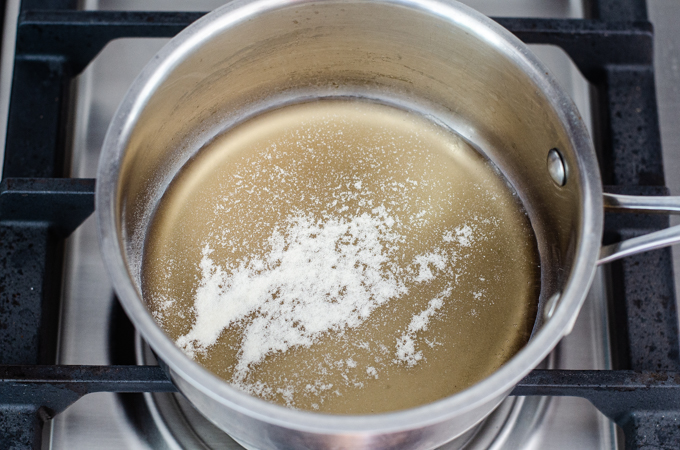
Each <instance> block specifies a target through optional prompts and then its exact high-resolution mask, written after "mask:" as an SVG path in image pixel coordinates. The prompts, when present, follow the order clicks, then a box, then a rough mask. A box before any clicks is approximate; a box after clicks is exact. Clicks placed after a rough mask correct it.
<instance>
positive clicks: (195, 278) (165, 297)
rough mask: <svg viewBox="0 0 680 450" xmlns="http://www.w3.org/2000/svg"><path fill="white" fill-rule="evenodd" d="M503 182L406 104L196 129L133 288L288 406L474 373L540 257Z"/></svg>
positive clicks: (307, 111) (437, 384) (182, 338)
mask: <svg viewBox="0 0 680 450" xmlns="http://www.w3.org/2000/svg"><path fill="white" fill-rule="evenodd" d="M538 264H539V263H538V253H537V248H536V239H535V236H534V234H533V231H532V229H531V226H530V223H529V220H528V218H527V215H526V213H525V211H524V210H523V208H522V206H521V204H520V202H519V200H518V198H517V196H516V194H515V193H514V192H513V190H512V188H511V187H509V184H508V183H507V181H506V180H505V179H504V178H503V176H502V175H501V174H500V173H499V172H498V171H497V170H496V169H495V167H494V166H493V165H492V164H491V163H490V162H489V161H488V160H487V159H485V158H484V157H483V156H482V155H481V154H480V153H479V152H478V151H476V150H475V149H474V148H473V147H471V146H470V145H469V144H468V143H467V142H466V141H464V140H463V139H462V138H460V137H459V136H458V135H456V134H455V133H453V132H452V131H450V130H448V129H446V128H445V127H442V126H440V125H437V124H435V123H434V122H432V121H430V120H428V119H426V118H425V117H423V116H420V115H418V114H415V113H412V112H409V111H405V110H402V109H400V108H396V107H393V106H387V105H383V104H378V103H374V102H369V101H363V100H319V101H314V102H309V103H303V104H296V105H290V106H285V107H281V108H280V109H276V110H272V111H269V112H267V113H264V114H261V115H259V116H257V117H255V118H252V119H250V120H248V121H246V122H244V123H242V124H240V125H238V126H236V127H233V128H232V129H230V130H228V131H226V132H225V133H223V134H222V135H220V136H218V137H217V138H215V139H214V140H212V141H211V142H210V143H208V144H207V145H205V147H204V148H203V149H201V150H200V151H199V152H198V153H197V155H196V156H195V157H194V158H193V159H192V160H191V161H190V162H189V163H187V164H186V166H185V167H184V168H183V169H182V170H181V171H180V172H179V173H178V174H177V176H176V177H175V179H174V180H173V182H172V183H171V184H170V186H169V188H168V190H167V191H166V192H165V194H164V196H163V197H162V199H161V200H160V203H159V206H158V208H157V211H156V213H155V216H154V218H153V220H152V223H151V226H150V229H149V233H148V238H147V242H146V244H145V250H144V262H143V274H142V275H143V277H142V283H143V293H144V298H145V300H146V301H147V302H148V306H149V308H150V310H151V311H152V313H153V315H154V317H155V318H156V320H157V321H158V323H159V324H160V325H161V327H162V328H163V329H164V330H165V331H166V332H167V334H168V335H169V336H170V337H171V338H172V339H173V341H175V342H176V343H177V345H178V346H179V347H180V348H182V349H183V350H184V351H185V353H187V354H188V355H189V356H190V357H192V358H193V359H195V360H196V361H197V362H198V363H200V364H202V365H203V366H204V367H206V368H207V369H209V370H210V371H212V372H214V373H215V374H217V375H218V376H220V377H222V378H224V379H225V380H227V381H228V382H230V383H231V384H233V385H234V386H236V387H237V388H239V389H242V390H244V391H245V392H248V393H250V394H252V395H255V396H258V397H260V398H263V399H265V400H268V401H272V402H276V403H279V404H282V405H286V406H289V407H292V408H297V409H302V410H311V411H320V412H326V413H336V414H370V413H381V412H387V411H395V410H400V409H405V408H410V407H414V406H418V405H422V404H425V403H429V402H432V401H435V400H438V399H441V398H444V397H446V396H449V395H451V394H453V393H455V392H458V391H460V390H462V389H465V388H467V387H469V386H471V385H472V384H474V383H476V382H478V381H480V380H481V379H483V378H485V377H486V376H488V375H490V374H491V373H492V372H494V371H495V370H497V369H498V368H499V367H500V366H501V365H502V364H504V363H505V362H506V361H508V359H510V358H511V357H512V356H513V355H514V354H515V353H516V352H517V351H518V350H519V349H520V348H521V347H522V346H523V345H524V344H525V343H526V342H527V340H528V338H529V335H530V333H531V330H532V326H533V323H534V319H535V315H536V310H537V301H538V294H539V287H540V286H539V283H540V273H539V270H540V269H539V265H538Z"/></svg>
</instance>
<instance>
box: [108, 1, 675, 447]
mask: <svg viewBox="0 0 680 450" xmlns="http://www.w3.org/2000/svg"><path fill="white" fill-rule="evenodd" d="M347 96H351V97H364V98H368V99H373V100H377V101H385V102H388V103H390V104H396V105H401V106H403V107H404V108H406V109H409V110H413V111H417V112H420V113H422V114H425V115H428V116H430V117H434V118H436V120H437V121H439V122H440V123H444V124H446V125H447V126H449V127H450V128H451V129H453V130H455V131H456V132H457V133H459V134H460V135H462V136H463V137H464V138H465V139H467V140H468V141H470V142H472V143H474V144H475V145H476V146H477V147H478V148H480V149H481V150H482V151H483V152H484V153H485V154H486V155H487V156H488V157H489V158H490V159H491V160H492V161H493V162H494V163H495V164H496V165H497V166H498V167H499V168H500V170H501V171H502V172H503V174H504V175H505V177H506V178H507V179H508V180H509V181H510V183H511V184H512V185H513V186H514V188H515V189H516V191H517V192H518V193H519V196H520V197H521V200H522V202H523V204H524V207H525V209H526V210H527V212H528V214H529V217H530V220H531V224H532V226H533V228H534V232H535V235H536V238H537V242H538V249H539V253H540V262H541V293H540V301H539V312H538V317H537V320H536V325H535V329H534V333H533V336H532V338H531V340H530V341H529V343H528V344H527V345H526V346H525V347H524V348H523V349H522V350H521V351H520V352H519V353H518V354H517V355H516V356H514V357H513V358H512V359H511V360H510V361H509V362H508V363H507V364H505V365H504V366H503V367H501V368H500V369H499V370H498V371H497V372H495V373H494V374H492V375H491V376H489V377H488V378H486V379H484V380H483V381H481V382H479V383H478V384H476V385H474V386H472V387H470V388H469V389H466V390H464V391H462V392H460V393H458V394H455V395H453V396H451V397H448V398H445V399H443V400H440V401H437V402H434V403H431V404H427V405H424V406H421V407H417V408H413V409H410V410H405V411H399V412H394V413H389V414H377V415H370V416H333V415H325V414H318V413H311V412H302V411H294V410H290V409H287V408H284V407H282V406H278V405H274V404H270V403H267V402H265V401H262V400H260V399H256V398H254V397H251V396H249V395H247V394H244V393H242V392H240V391H239V390H237V389H235V388H233V387H231V386H230V385H228V384H227V383H226V382H224V381H223V380H221V379H219V378H217V377H216V376H214V375H212V374H211V373H209V372H208V371H206V370H205V369H203V368H202V367H201V366H199V365H198V364H196V363H195V362H193V361H192V360H190V359H189V358H188V357H187V356H185V355H184V354H183V353H182V351H180V349H179V348H177V347H176V346H175V345H174V343H173V342H172V341H171V340H170V339H169V338H168V337H167V336H166V335H165V334H164V332H163V331H162V330H161V329H160V328H159V326H158V325H157V324H156V322H155V321H154V319H153V317H152V316H151V314H150V313H149V311H148V310H147V307H146V305H145V303H144V301H143V299H142V295H141V289H140V285H141V284H140V273H141V259H142V258H141V256H142V252H143V246H144V239H145V235H146V232H147V227H148V225H149V221H150V219H151V217H152V215H153V212H154V208H155V207H156V205H157V203H158V200H159V198H160V197H161V196H162V194H163V192H164V190H165V189H166V187H167V186H168V184H169V182H170V181H171V180H172V178H173V176H174V175H175V174H176V173H177V171H178V170H179V169H180V168H181V167H182V166H183V165H184V164H185V163H186V162H187V160H188V159H189V158H190V157H191V156H192V155H194V154H195V152H196V151H198V150H199V149H200V148H201V146H202V145H203V144H204V143H206V142H207V141H208V140H210V139H211V138H212V137H214V136H215V135H216V134H217V133H219V132H220V131H223V130H225V129H228V128H229V127H230V126H231V125H232V124H236V123H238V122H240V121H242V120H243V119H244V118H247V117H251V116H253V115H256V114H257V113H258V112H262V111H266V110H268V109H271V108H273V107H276V106H280V105H283V104H286V103H293V102H300V101H305V100H308V99H314V98H322V97H347ZM603 198H604V201H603ZM96 205H97V215H98V220H99V230H100V237H101V246H102V249H103V253H104V258H105V260H106V264H107V267H108V270H109V273H110V275H111V278H112V279H113V283H114V286H115V289H116V292H117V293H118V296H119V298H120V300H121V302H122V304H123V307H124V308H125V310H126V312H127V314H128V315H129V316H130V318H131V320H132V322H133V323H134V324H135V326H136V327H137V329H138V330H139V331H140V332H141V334H142V335H143V336H144V338H145V339H146V340H147V342H148V343H149V344H150V345H151V347H152V348H153V349H154V350H155V352H156V353H157V355H158V356H159V357H160V358H161V359H162V360H163V361H164V362H165V364H167V367H168V371H169V374H170V376H171V378H172V381H173V382H174V383H175V385H176V386H177V388H178V389H179V391H180V392H182V393H183V394H184V395H185V396H186V397H187V398H188V399H189V400H190V401H191V402H192V403H193V404H194V405H195V406H196V408H198V409H199V410H200V411H201V412H202V413H203V414H204V415H205V416H206V417H208V418H209V419H210V420H212V421H213V422H214V423H215V424H217V425H218V426H219V427H221V428H222V429H224V430H225V431H226V432H227V433H229V434H230V435H232V436H233V437H234V438H235V439H237V440H239V441H240V442H242V443H243V444H244V445H246V446H248V447H252V448H258V449H265V448H292V449H304V448H309V449H318V448H351V449H359V448H366V449H388V448H394V449H396V448H411V449H415V448H434V447H436V446H438V445H441V444H443V443H445V442H447V441H449V440H451V439H453V438H454V437H456V436H458V435H460V434H461V433H463V432H464V431H466V430H468V429H469V428H471V427H472V426H474V425H475V424H476V423H478V422H479V421H480V420H482V419H483V418H484V417H485V416H487V415H488V414H489V413H490V412H491V411H493V409H494V408H495V407H496V406H497V405H498V404H499V403H500V402H501V401H502V400H503V399H504V398H505V397H506V396H507V395H508V393H509V392H510V391H511V390H512V388H513V386H514V385H515V384H516V383H517V382H518V381H519V380H520V379H521V378H522V377H523V376H525V375H526V374H527V373H528V372H529V371H531V370H532V369H533V368H534V367H536V366H537V365H538V364H539V363H540V362H541V361H542V360H543V358H545V356H546V355H547V354H548V353H549V352H550V351H551V350H552V349H553V347H555V345H556V344H557V343H558V342H559V340H560V339H561V338H562V337H563V336H564V335H565V334H567V333H568V332H569V331H570V329H571V327H572V326H573V323H574V321H575V320H576V317H577V314H578V312H579V309H580V307H581V304H582V302H583V300H584V298H585V295H586V293H587V291H588V288H589V286H590V283H591V280H592V278H593V275H594V273H595V268H596V266H597V265H598V264H600V263H602V262H607V261H611V260H613V259H616V258H620V257H623V256H626V255H629V254H633V253H636V252H640V251H643V250H646V249H651V248H657V247H661V246H665V245H669V244H670V243H673V242H677V241H678V240H680V239H679V237H680V231H679V230H678V229H673V228H671V229H668V230H666V231H663V232H659V233H653V234H651V235H648V236H645V237H642V238H637V239H632V240H630V241H626V242H624V243H621V244H617V245H614V246H609V247H604V248H601V244H600V242H601V237H602V222H603V208H604V207H612V208H618V209H623V210H626V209H632V210H635V211H662V212H668V211H678V205H680V201H678V199H670V198H668V199H666V198H664V199H657V198H635V197H632V198H631V197H625V196H613V195H606V196H604V197H603V193H602V186H601V181H600V177H599V170H598V166H597V160H596V158H595V153H594V151H593V148H592V144H591V140H590V138H589V137H588V135H587V132H586V129H585V126H584V125H583V122H582V121H581V117H580V116H579V113H578V111H577V110H576V109H575V108H574V106H573V104H572V102H571V100H570V99H569V98H568V97H567V96H566V95H565V93H564V92H563V91H562V90H561V89H560V88H559V87H558V86H557V84H556V82H555V81H554V80H553V78H552V77H551V76H550V75H549V74H548V73H547V71H546V69H545V67H544V66H543V64H541V63H540V62H539V61H538V60H537V59H536V57H535V56H534V55H533V54H531V53H530V52H529V50H528V49H527V47H526V46H525V45H523V44H522V43H521V42H520V41H519V40H518V39H517V38H515V37H514V36H513V35H511V34H510V33H509V32H508V31H506V30H505V29H503V28H502V27H501V26H499V25H498V24H496V23H495V22H493V21H492V20H490V19H488V18H487V17H485V16H483V15H481V14H479V13H477V12H475V11H473V10H471V9H469V8H467V7H465V6H463V5H460V4H458V3H455V2H449V1H444V0H317V1H312V0H255V1H242V0H237V1H232V2H230V3H228V4H227V5H225V6H224V7H222V8H220V9H218V10H216V11H214V12H212V13H210V14H208V15H207V16H205V17H203V18H202V19H200V20H198V21H197V22H196V23H194V24H193V25H191V26H190V27H188V28H187V29H186V30H184V31H183V32H182V33H180V34H179V35H178V36H177V37H176V38H174V39H173V40H171V41H170V42H169V43H168V44H167V45H166V46H165V47H164V48H163V49H162V50H161V51H160V53H158V55H156V56H155V57H154V59H153V60H152V61H151V62H150V63H149V64H148V65H147V66H146V67H145V69H144V70H143V71H142V73H141V74H140V75H139V77H138V78H137V79H136V81H135V82H134V84H133V86H132V87H131V88H130V91H129V92H128V93H127V95H126V97H125V99H124V100H123V102H122V104H121V105H120V107H119V109H118V111H117V113H116V115H115V117H114V119H113V121H112V123H111V125H110V127H109V130H108V133H107V135H106V139H105V142H104V148H103V152H102V156H101V161H100V165H99V172H98V184H97V200H96Z"/></svg>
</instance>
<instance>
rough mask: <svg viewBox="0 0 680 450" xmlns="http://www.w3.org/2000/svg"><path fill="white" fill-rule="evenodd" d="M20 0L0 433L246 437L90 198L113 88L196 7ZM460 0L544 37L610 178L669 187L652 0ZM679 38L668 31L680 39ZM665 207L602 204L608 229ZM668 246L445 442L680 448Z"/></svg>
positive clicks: (7, 172)
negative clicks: (122, 256) (129, 266)
mask: <svg viewBox="0 0 680 450" xmlns="http://www.w3.org/2000/svg"><path fill="white" fill-rule="evenodd" d="M18 3H19V2H9V3H8V5H7V12H6V20H5V23H6V26H5V33H4V39H3V69H2V70H3V71H2V72H1V75H2V80H3V83H4V84H3V85H2V86H0V89H2V91H1V92H2V96H1V97H2V99H3V101H4V102H5V106H4V107H5V108H6V107H7V105H9V114H8V117H9V119H8V122H7V123H3V124H2V127H5V126H7V138H6V141H3V143H4V145H2V146H0V148H4V149H5V150H4V151H5V157H4V167H3V172H2V173H3V176H2V180H3V181H2V184H1V185H0V364H3V366H0V373H1V374H2V377H1V381H0V430H2V431H0V447H1V448H53V449H89V448H95V447H96V448H101V449H109V448H110V449H119V448H129V449H150V448H153V449H156V448H211V449H212V448H215V449H219V448H241V447H240V446H239V445H238V444H237V443H236V442H234V441H233V440H231V439H230V438H229V436H227V435H226V434H224V433H223V432H221V431H220V430H218V429H217V428H216V427H215V426H214V425H212V424H211V423H210V422H209V421H207V420H206V419H205V418H203V417H202V416H201V415H200V414H199V413H198V412H196V411H195V410H194V409H193V407H192V406H191V405H190V404H189V403H188V402H187V401H186V400H185V399H184V398H183V397H182V396H181V395H179V394H176V393H174V392H173V391H174V388H173V386H172V385H171V384H170V383H169V381H168V380H167V378H165V375H164V373H163V371H162V370H161V369H160V368H159V367H158V366H157V362H156V360H155V358H154V356H153V353H152V352H151V351H150V350H149V348H148V347H147V346H146V344H145V343H144V342H143V340H142V339H141V338H140V336H139V335H138V334H137V333H136V332H135V330H134V328H133V326H132V325H131V323H130V322H129V321H128V319H127V317H126V316H125V314H124V313H123V311H122V309H121V307H120V306H119V305H118V302H117V300H116V299H115V294H114V292H113V289H112V287H111V284H110V282H109V281H108V276H107V274H106V271H105V269H104V264H103V261H102V257H101V254H100V252H99V245H98V241H97V232H96V223H95V219H94V217H93V216H92V215H91V212H92V210H93V208H94V206H93V205H94V202H93V192H94V191H93V188H94V183H95V181H94V178H95V175H96V167H97V163H98V156H99V151H100V148H101V144H102V141H103V138H104V134H105V133H106V129H107V127H108V123H109V121H110V119H111V117H112V116H113V113H114V112H115V109H116V107H117V105H118V103H119V102H120V100H121V99H122V97H123V95H124V94H125V92H126V90H127V88H128V86H129V85H130V84H131V83H132V81H133V79H134V78H135V76H136V75H137V74H138V73H139V72H140V70H141V69H142V67H143V66H144V65H145V64H146V62H147V61H149V60H150V59H151V58H152V57H153V55H154V54H155V53H156V52H157V51H158V50H159V49H160V47H161V46H162V45H163V44H164V43H165V42H167V40H168V39H169V38H170V37H171V36H173V35H174V34H176V33H177V32H179V31H180V30H181V29H182V28H183V27H185V26H186V25H188V24H189V23H191V22H192V21H193V20H195V19H197V18H198V17H200V16H201V15H202V13H197V12H190V11H185V12H182V10H186V9H187V5H186V2H181V1H153V0H145V1H133V0H126V1H107V0H100V1H85V2H83V4H81V5H76V4H75V3H77V2H73V1H70V0H42V1H40V0H24V1H23V2H22V3H23V4H22V5H21V6H19V4H18ZM221 3H223V2H218V1H207V0H206V1H197V2H192V3H191V5H188V6H189V7H190V8H191V9H192V10H202V11H207V10H210V9H213V8H215V7H217V6H219V5H220V4H221ZM464 3H466V4H468V5H470V6H472V7H474V8H476V9H478V10H480V11H481V12H483V13H484V14H487V15H490V16H493V17H497V18H498V19H497V20H498V21H499V22H500V23H501V24H503V25H504V26H506V27H507V28H509V29H510V30H511V31H512V32H514V33H515V34H516V35H517V36H518V37H520V38H521V39H523V40H524V41H525V42H527V43H529V44H532V50H533V51H535V53H536V54H537V55H538V56H539V57H540V58H541V59H542V60H543V61H544V62H545V63H546V65H547V66H548V67H549V68H550V69H551V71H552V72H553V74H554V75H555V76H556V78H557V79H558V81H559V82H560V83H561V84H562V86H563V87H564V88H565V89H566V90H567V92H569V93H570V94H571V96H572V98H573V100H574V102H575V103H576V105H577V107H578V108H579V110H580V111H581V112H582V115H583V117H584V120H585V122H586V123H588V124H592V127H591V130H590V131H591V133H592V135H593V138H594V139H595V143H596V147H597V148H598V157H599V159H600V165H601V168H602V172H603V180H604V183H605V189H606V190H608V191H610V192H616V193H630V194H638V195H645V194H646V195H666V194H667V193H668V189H667V188H666V187H665V182H664V170H665V171H666V173H667V174H673V173H675V172H673V170H674V168H675V166H677V165H680V156H678V155H673V154H672V153H671V149H672V147H673V146H674V145H677V143H678V141H680V139H679V138H680V135H678V134H677V133H678V131H673V130H672V126H670V127H665V128H664V125H665V123H666V122H668V123H670V124H672V120H671V119H669V118H668V114H666V115H665V116H664V115H663V114H662V117H661V123H662V130H664V129H669V130H670V132H669V133H666V132H665V133H664V134H663V135H660V134H659V130H658V123H659V120H658V118H657V100H656V91H655V78H654V70H653V65H652V64H653V59H652V56H653V55H652V31H651V26H650V24H649V23H648V21H647V16H646V13H645V1H644V0H621V1H614V0H599V1H593V2H591V3H590V4H587V5H582V4H581V3H580V2H578V1H569V0H559V1H555V0H511V1H507V0H506V1H501V0H467V1H464ZM649 4H650V5H649V6H650V12H651V13H652V14H653V18H654V17H658V20H659V21H660V22H661V23H666V22H668V23H669V24H672V23H673V22H672V20H671V17H672V16H670V14H664V12H665V11H668V12H669V13H673V14H675V17H676V18H677V17H679V16H680V6H676V5H674V4H672V0H668V1H666V2H664V1H662V0H650V1H649ZM76 6H80V7H81V10H76V9H75V7H76ZM19 11H21V16H20V18H19V27H18V33H17V38H16V57H15V58H12V53H11V50H12V47H13V45H12V42H13V41H14V38H13V33H12V28H13V26H14V25H15V18H16V16H17V14H18V13H19ZM149 11H155V12H149ZM584 16H585V17H589V19H588V20H582V18H583V17H584ZM526 17H531V18H530V19H527V18H526ZM669 26H670V25H669ZM665 36H666V35H663V37H662V38H658V37H657V45H658V42H659V40H661V39H664V40H663V41H662V42H673V41H672V37H665ZM113 39H117V40H113ZM675 42H678V39H676V40H675ZM545 44H549V45H545ZM8 48H9V50H8ZM102 48H103V50H101V49H102ZM100 50H101V52H100ZM679 51H680V50H677V49H676V50H674V51H673V50H672V47H669V46H668V44H666V47H664V48H662V49H661V50H657V55H661V56H662V57H664V58H669V59H670V60H671V66H672V68H671V69H668V71H666V69H665V68H666V67H667V65H664V66H662V67H664V69H662V70H663V72H661V76H662V77H665V78H663V79H664V80H667V79H669V78H672V77H676V78H675V79H676V80H677V79H678V78H680V69H679V68H678V62H677V61H678V59H677V58H678V57H677V55H678V54H679V53H678V52H679ZM8 52H9V53H10V54H9V55H8ZM674 58H675V59H674ZM8 61H9V63H8ZM12 62H14V72H13V77H12V70H11V63H12ZM8 64H9V65H10V68H9V69H8V68H7V66H8ZM673 64H674V65H673ZM657 67H658V65H657ZM659 73H660V72H659V71H657V79H658V76H659ZM7 75H9V77H10V78H9V79H8V77H7ZM10 91H11V94H12V95H11V100H10V101H7V99H8V98H9V95H8V93H9V92H10ZM659 92H661V91H659ZM674 98H675V100H676V103H673V99H674ZM0 106H2V105H0ZM658 108H659V109H660V110H661V111H662V112H664V111H666V112H667V113H668V112H670V113H671V114H672V113H673V112H676V111H677V110H678V109H680V94H678V92H676V91H672V92H670V94H669V95H659V101H658ZM674 108H676V109H675V110H674ZM5 110H6V109H5ZM3 130H4V128H0V132H2V131H3ZM674 133H675V134H674ZM0 134H1V135H2V136H4V135H5V133H4V132H2V133H0ZM662 138H663V140H664V142H663V144H664V149H665V151H666V153H665V154H663V156H664V157H665V158H666V159H667V162H666V165H665V166H664V165H663V164H662V163H661V157H662V151H661V139H662ZM0 152H1V151H0ZM0 154H1V153H0ZM669 187H670V188H671V190H672V191H674V192H680V179H675V178H673V177H670V176H669ZM676 187H677V188H678V190H675V188H676ZM667 224H668V219H667V218H666V217H663V216H655V217H650V216H639V217H638V216H635V215H633V216H630V215H629V216H617V215H614V214H611V215H610V214H608V215H607V219H606V230H605V236H604V240H605V241H615V240H618V239H621V238H628V237H630V236H633V235H637V234H641V233H644V232H649V231H651V230H655V229H659V228H663V227H665V226H667ZM671 260H672V253H671V250H669V249H665V250H656V251H654V252H650V253H647V254H642V255H638V256H633V257H629V258H626V259H624V260H623V261H620V262H617V263H613V264H611V265H610V266H606V267H604V268H602V269H599V270H598V272H597V275H596V278H595V282H594V283H593V286H592V288H591V290H590V292H589V294H588V297H587V300H586V303H585V305H584V307H583V310H582V312H581V314H580V316H579V318H578V320H577V322H576V324H575V326H574V330H573V332H572V333H571V334H570V335H568V336H567V337H565V338H564V339H563V341H562V342H561V343H560V344H559V346H558V347H557V348H556V349H555V351H554V352H553V353H552V354H551V356H550V357H549V358H548V359H547V360H546V361H545V362H544V364H543V366H542V367H541V368H540V369H538V370H536V371H534V372H532V373H531V374H530V375H529V376H528V377H527V378H526V379H525V380H523V382H522V383H521V384H520V385H519V386H518V388H517V389H516V390H515V392H514V394H515V395H513V396H511V397H509V398H508V399H507V400H506V401H505V402H504V403H503V404H502V405H501V407H499V408H498V410H497V411H496V412H495V413H494V414H492V416H490V417H489V418H488V419H487V420H485V421H484V422H483V423H482V424H480V425H479V426H478V427H475V428H474V429H473V430H471V431H470V432H468V433H467V434H466V435H464V436H462V437H460V438H458V439H456V440H455V441H454V442H452V443H450V444H447V445H446V446H444V447H442V448H445V449H459V448H467V449H486V448H494V449H501V448H527V449H532V448H536V449H539V448H540V449H543V448H551V449H572V448H579V449H607V448H623V446H624V440H625V442H626V444H625V445H626V447H630V448H638V447H642V446H644V445H652V446H654V445H657V446H665V447H664V448H677V447H680V432H678V430H677V426H676V425H675V420H676V419H677V418H680V375H676V372H678V370H680V355H679V353H678V348H679V346H678V325H677V320H678V319H677V306H676V302H675V301H674V299H675V298H676V296H675V287H674V281H673V280H674V275H673V269H672V262H671ZM614 369H616V370H614ZM617 391H621V392H617ZM622 393H623V395H618V396H617V394H622ZM626 393H628V394H626ZM630 393H632V395H630ZM84 394H87V395H84ZM520 395H524V396H520ZM587 399H590V400H591V401H592V402H593V403H594V404H596V405H597V407H595V406H593V403H591V402H590V401H588V400H587ZM598 407H599V408H600V410H602V411H603V412H604V413H606V414H607V415H605V414H603V413H602V412H600V410H598ZM607 416H609V417H607ZM612 419H614V420H615V421H616V423H618V424H619V425H620V426H621V427H619V426H617V425H616V424H615V421H613V420H612ZM624 432H625V433H624Z"/></svg>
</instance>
